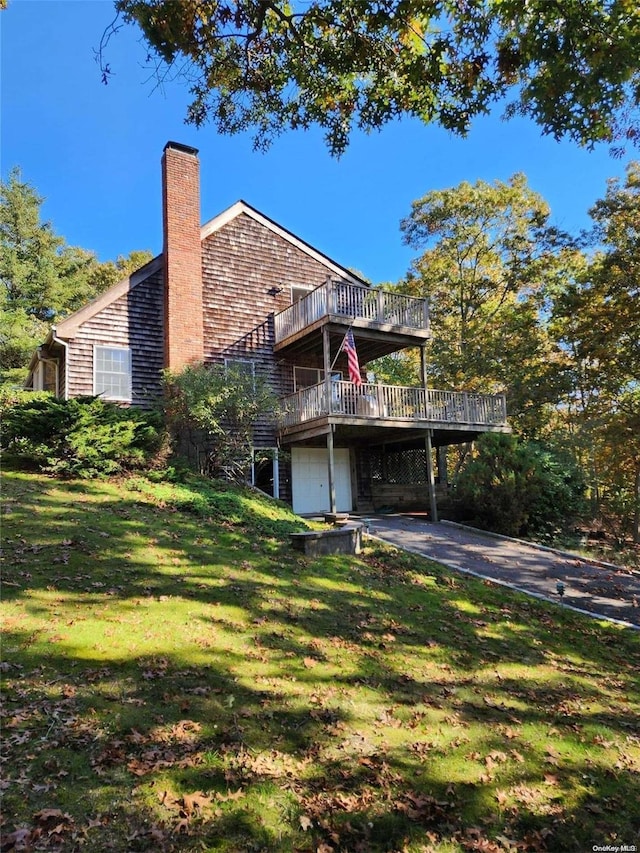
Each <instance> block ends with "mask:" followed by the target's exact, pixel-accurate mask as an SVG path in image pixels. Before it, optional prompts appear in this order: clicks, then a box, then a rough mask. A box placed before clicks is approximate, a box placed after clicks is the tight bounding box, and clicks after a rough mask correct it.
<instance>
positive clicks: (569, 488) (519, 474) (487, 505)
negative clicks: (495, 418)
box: [454, 434, 586, 539]
mask: <svg viewBox="0 0 640 853" xmlns="http://www.w3.org/2000/svg"><path fill="white" fill-rule="evenodd" d="M454 493H455V498H454V506H455V510H456V516H457V517H458V518H459V519H461V520H465V521H468V522H469V523H471V524H473V525H474V526H476V527H480V528H482V529H485V530H492V531H493V532H494V533H502V534H504V535H506V536H523V537H536V538H539V539H540V538H542V539H545V538H552V537H553V536H554V535H555V534H556V533H558V532H560V531H564V530H567V529H569V528H570V527H571V526H572V525H573V524H574V523H575V521H576V519H577V518H579V517H580V516H581V515H582V514H583V513H584V512H585V508H586V507H585V498H584V495H585V482H584V477H583V475H582V472H581V470H580V468H579V467H578V466H577V464H576V463H575V462H574V461H573V459H572V458H571V457H570V456H568V455H566V454H563V453H561V452H559V451H556V450H554V449H553V448H550V447H547V446H545V445H543V444H540V443H537V442H532V441H520V440H519V439H518V438H517V437H516V436H513V435H496V434H486V435H484V436H482V437H481V438H480V439H479V440H478V442H477V445H476V452H475V454H474V457H473V458H472V459H471V461H470V462H469V463H468V464H467V465H466V466H465V468H464V469H463V470H462V471H461V472H460V474H459V475H458V478H457V479H456V482H455V490H454Z"/></svg>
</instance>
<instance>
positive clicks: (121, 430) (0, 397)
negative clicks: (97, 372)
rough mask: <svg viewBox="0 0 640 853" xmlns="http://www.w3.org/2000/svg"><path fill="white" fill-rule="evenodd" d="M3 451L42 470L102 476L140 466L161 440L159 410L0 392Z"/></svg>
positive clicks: (47, 395) (30, 393)
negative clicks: (156, 411) (145, 410)
mask: <svg viewBox="0 0 640 853" xmlns="http://www.w3.org/2000/svg"><path fill="white" fill-rule="evenodd" d="M0 416H1V417H2V422H3V429H2V439H1V444H2V448H3V450H5V451H7V453H8V454H9V455H10V456H12V457H14V458H16V459H17V460H19V461H20V462H22V463H23V464H27V465H30V466H33V467H35V468H36V469H38V470H40V471H44V472H46V473H50V474H57V475H59V476H64V477H99V476H102V475H105V474H116V473H119V472H121V471H124V470H131V469H134V468H141V467H144V466H145V465H147V464H149V461H150V460H151V458H152V457H153V455H154V454H155V453H157V452H158V451H159V449H160V447H161V446H162V443H163V428H162V423H161V419H160V416H159V415H158V414H157V413H151V412H144V411H140V410H138V409H125V408H122V407H121V406H117V405H116V404H114V403H108V402H105V401H104V400H101V399H100V398H98V397H75V398H72V399H70V400H58V399H57V398H55V397H53V396H52V395H50V394H45V393H33V392H24V391H22V392H20V391H18V392H3V393H1V394H0Z"/></svg>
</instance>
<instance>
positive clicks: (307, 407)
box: [27, 142, 509, 517]
mask: <svg viewBox="0 0 640 853" xmlns="http://www.w3.org/2000/svg"><path fill="white" fill-rule="evenodd" d="M197 154H198V152H197V150H196V149H194V148H190V147H188V146H185V145H181V144H178V143H175V142H169V143H167V145H166V146H165V149H164V154H163V158H162V183H163V230H164V235H163V236H164V243H163V252H162V254H161V255H159V256H158V257H156V258H154V259H153V260H152V261H150V262H149V263H148V264H146V266H144V267H142V268H141V269H139V270H137V271H136V272H135V273H133V274H132V275H130V276H128V277H127V278H125V279H124V280H123V281H121V282H119V283H118V284H116V285H114V286H113V287H111V288H110V289H109V290H107V291H105V292H104V293H103V294H102V295H101V296H99V297H98V298H97V299H96V300H95V301H94V302H92V303H91V304H89V305H87V306H85V307H84V308H82V309H81V310H79V311H77V312H76V313H75V314H73V315H71V316H70V317H68V318H66V319H64V320H63V321H61V322H60V323H58V325H57V326H56V327H55V328H53V329H52V330H51V332H50V334H49V335H48V337H47V339H46V341H45V342H44V343H43V344H42V346H40V347H39V348H38V351H37V352H36V354H35V355H34V357H33V360H32V363H31V368H30V371H29V378H28V381H27V387H31V388H34V389H40V388H43V389H49V390H52V391H54V392H55V393H56V394H58V395H59V396H61V397H65V398H67V397H73V396H78V395H84V394H99V395H102V396H104V397H105V398H106V399H110V400H117V401H120V402H122V403H123V404H127V405H134V406H135V405H141V406H144V405H148V403H149V401H150V400H152V399H153V398H154V397H157V396H158V395H159V394H160V392H161V383H160V374H161V371H162V369H163V368H165V367H166V368H169V369H171V370H172V371H179V370H180V369H181V368H183V367H184V366H185V365H187V364H189V363H192V362H198V361H205V362H206V363H211V364H213V363H219V364H222V363H224V364H227V365H228V364H230V363H234V362H235V363H240V364H242V365H243V368H244V369H246V370H249V371H252V372H254V373H255V374H256V375H261V376H264V377H266V378H267V379H268V381H269V382H270V384H271V386H272V387H273V389H274V390H275V391H276V393H277V394H278V396H279V397H280V398H282V401H283V411H284V416H283V418H282V420H281V422H280V423H279V425H278V426H274V424H273V423H271V422H269V421H268V419H265V421H264V422H261V423H257V424H256V426H255V434H254V446H255V448H256V449H266V448H272V449H274V453H272V454H271V457H272V459H271V461H270V462H267V463H265V466H264V467H262V468H261V469H260V470H258V471H257V472H254V477H255V482H256V483H257V484H258V485H260V486H261V487H264V488H267V489H269V490H270V491H271V492H272V493H273V494H274V495H275V496H278V497H280V498H283V499H285V500H288V501H290V502H291V503H292V504H293V508H294V510H295V511H297V512H299V513H317V512H322V511H329V510H331V511H333V512H335V511H351V510H358V511H361V512H370V511H372V510H374V509H375V508H379V507H381V506H385V505H393V506H398V507H400V508H404V507H409V506H422V507H424V508H426V507H428V506H429V505H430V506H431V511H432V515H433V516H434V517H435V516H436V513H437V509H436V505H435V488H434V479H435V477H434V465H433V459H432V457H433V456H434V455H435V449H437V448H440V447H444V446H446V445H449V444H455V443H460V442H467V441H472V440H473V439H474V438H475V437H477V436H478V435H479V434H480V433H482V432H486V431H499V432H505V431H508V430H509V427H508V426H507V423H506V408H505V399H504V397H503V396H501V395H484V394H470V393H464V392H451V391H438V390H434V389H431V388H428V387H427V382H426V370H425V347H426V344H427V341H428V337H429V320H428V311H427V304H426V301H425V300H423V299H417V298H413V297H409V296H405V295H403V294H400V293H395V292H391V291H383V290H380V289H372V288H370V287H369V286H368V284H367V283H366V282H364V281H363V280H362V279H360V278H359V277H358V276H357V275H356V274H354V273H353V272H350V271H349V270H348V269H346V268H345V267H343V266H341V265H340V264H338V263H336V262H335V261H333V260H332V259H331V258H329V257H327V256H326V255H325V254H323V253H322V252H320V251H319V250H317V249H315V248H313V247H312V246H310V245H309V244H308V243H306V242H305V241H304V240H301V239H300V238H299V237H296V236H295V235H294V234H292V233H291V232H290V231H287V229H286V228H284V227H282V226H281V225H278V224H277V223H276V222H274V221H272V220H271V219H269V218H268V217H267V216H265V215H264V214H262V213H260V212H259V211H258V210H256V209H255V208H253V207H251V206H250V205H249V204H247V203H246V202H244V201H239V202H237V203H236V204H234V205H233V206H232V207H230V208H229V209H228V210H225V211H224V212H223V213H221V214H219V215H218V216H216V217H215V218H214V219H211V220H210V221H208V222H207V223H205V224H204V225H201V224H200V190H199V162H198V156H197ZM348 330H351V331H352V333H353V339H354V344H355V347H356V350H357V354H358V357H359V361H360V366H361V367H365V366H366V365H367V363H369V362H370V361H371V360H373V359H375V358H378V357H379V356H382V355H387V354H391V353H394V352H398V351H400V350H402V349H404V348H406V347H420V348H421V349H420V351H421V353H422V384H421V385H420V387H415V388H409V387H396V386H390V385H383V384H379V383H377V382H375V381H365V382H363V383H362V384H361V385H357V384H354V382H352V381H350V378H349V372H348V366H347V354H346V353H345V352H344V351H343V349H342V344H343V341H344V338H345V334H346V332H347V331H348ZM263 455H265V454H263ZM442 479H444V475H442Z"/></svg>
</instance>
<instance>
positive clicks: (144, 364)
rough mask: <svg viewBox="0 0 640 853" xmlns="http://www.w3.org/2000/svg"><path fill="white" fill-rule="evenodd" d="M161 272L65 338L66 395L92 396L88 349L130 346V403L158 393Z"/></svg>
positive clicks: (142, 401) (145, 400) (146, 401)
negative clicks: (97, 346) (67, 356)
mask: <svg viewBox="0 0 640 853" xmlns="http://www.w3.org/2000/svg"><path fill="white" fill-rule="evenodd" d="M162 314H163V308H162V274H161V273H159V272H157V273H154V274H153V275H150V276H149V278H147V279H145V281H143V282H141V283H140V284H138V285H136V286H135V287H134V288H132V289H131V290H130V291H129V292H128V293H125V294H123V295H122V296H120V297H119V298H118V299H116V300H115V301H114V302H112V303H111V304H110V305H108V306H107V307H105V308H103V309H102V311H100V312H99V313H98V314H95V315H94V316H93V317H92V318H91V319H89V320H86V321H85V322H84V323H83V324H82V325H81V326H80V328H79V329H78V332H77V334H76V335H75V336H74V338H73V339H72V340H70V341H69V396H70V397H77V396H80V395H82V394H93V347H94V345H95V344H102V345H104V346H126V347H130V348H131V365H132V403H133V404H134V405H143V406H144V405H148V404H149V403H150V402H151V401H152V400H153V399H154V398H155V397H157V396H158V394H159V393H160V388H161V386H160V372H161V370H162V365H163V347H164V344H163V334H162Z"/></svg>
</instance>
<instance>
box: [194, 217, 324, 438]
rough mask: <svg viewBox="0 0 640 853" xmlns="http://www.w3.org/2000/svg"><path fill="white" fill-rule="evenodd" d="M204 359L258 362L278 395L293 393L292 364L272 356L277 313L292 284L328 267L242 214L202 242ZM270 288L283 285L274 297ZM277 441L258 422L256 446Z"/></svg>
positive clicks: (313, 281)
mask: <svg viewBox="0 0 640 853" xmlns="http://www.w3.org/2000/svg"><path fill="white" fill-rule="evenodd" d="M202 248H203V252H202V279H203V307H204V352H205V360H207V361H212V362H222V361H223V360H224V359H225V358H241V359H251V360H255V363H256V368H255V369H256V375H262V376H265V377H266V378H267V379H268V380H269V382H270V383H271V385H272V388H273V390H274V391H275V393H276V394H277V396H278V397H283V396H285V395H286V394H290V393H291V392H292V391H293V368H292V366H291V365H290V364H285V363H284V362H283V361H282V359H281V358H278V357H277V356H276V355H274V352H273V346H274V333H273V314H274V313H277V312H278V311H282V310H283V309H284V308H287V307H288V306H289V305H290V304H291V285H292V284H293V285H296V284H297V285H300V284H304V285H312V286H314V287H316V286H317V285H320V284H322V283H323V282H324V281H325V280H326V278H327V276H328V275H330V274H331V275H333V277H334V278H335V270H330V269H329V267H327V266H324V265H323V264H322V263H320V262H319V261H316V260H314V259H313V258H312V257H309V255H308V254H306V253H305V252H303V251H302V250H301V249H299V248H297V247H296V246H294V245H292V243H290V242H289V241H288V240H285V239H284V238H283V237H281V236H280V235H278V234H275V233H274V232H273V231H271V230H270V229H268V228H266V227H265V226H264V225H262V224H261V223H259V222H256V221H255V220H254V219H252V218H251V217H250V216H247V214H244V213H242V214H240V215H239V216H237V217H236V218H235V219H233V220H232V221H231V222H229V223H227V224H226V225H224V226H222V228H220V229H219V230H218V231H216V232H215V233H214V234H212V235H210V236H209V237H207V239H206V240H205V241H204V243H203V247H202ZM271 288H276V289H282V290H281V292H280V293H278V294H276V295H275V296H274V295H271V294H269V293H268V291H269V290H270V289H271ZM274 445H275V434H274V430H273V427H272V426H270V425H268V424H267V423H265V422H263V423H260V424H257V425H256V431H255V446H256V447H272V446H274Z"/></svg>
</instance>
